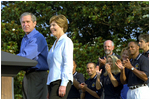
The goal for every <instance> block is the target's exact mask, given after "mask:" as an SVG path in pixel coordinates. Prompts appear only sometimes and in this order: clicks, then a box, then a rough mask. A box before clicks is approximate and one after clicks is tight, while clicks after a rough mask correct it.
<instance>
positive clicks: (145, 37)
mask: <svg viewBox="0 0 150 100" xmlns="http://www.w3.org/2000/svg"><path fill="white" fill-rule="evenodd" d="M138 39H139V40H140V39H142V40H144V41H145V42H146V43H147V42H149V34H140V35H139V37H138Z"/></svg>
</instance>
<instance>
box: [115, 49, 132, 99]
mask: <svg viewBox="0 0 150 100" xmlns="http://www.w3.org/2000/svg"><path fill="white" fill-rule="evenodd" d="M127 59H130V56H129V50H128V47H125V48H123V49H122V51H121V60H120V59H118V60H117V61H116V62H118V63H116V65H117V66H118V67H119V62H120V64H121V65H122V62H123V60H127ZM128 90H129V87H128V85H127V84H124V85H123V89H122V90H121V98H122V99H127V92H128Z"/></svg>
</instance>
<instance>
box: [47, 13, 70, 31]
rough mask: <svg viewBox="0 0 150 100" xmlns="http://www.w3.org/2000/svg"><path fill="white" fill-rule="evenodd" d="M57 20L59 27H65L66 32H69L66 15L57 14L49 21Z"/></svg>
mask: <svg viewBox="0 0 150 100" xmlns="http://www.w3.org/2000/svg"><path fill="white" fill-rule="evenodd" d="M53 21H54V22H56V23H57V24H58V26H59V27H61V28H63V31H64V33H66V32H67V29H68V21H67V18H66V17H65V16H64V15H55V16H52V17H51V18H50V21H49V23H50V24H51V23H52V22H53Z"/></svg>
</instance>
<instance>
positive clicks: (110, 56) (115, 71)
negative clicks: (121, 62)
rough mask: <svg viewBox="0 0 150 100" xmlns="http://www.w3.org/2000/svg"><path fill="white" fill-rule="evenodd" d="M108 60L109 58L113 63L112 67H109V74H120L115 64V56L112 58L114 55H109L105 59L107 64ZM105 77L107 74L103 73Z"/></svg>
mask: <svg viewBox="0 0 150 100" xmlns="http://www.w3.org/2000/svg"><path fill="white" fill-rule="evenodd" d="M108 58H111V59H112V63H113V66H111V72H112V73H113V74H115V75H116V74H118V73H120V72H121V71H120V69H119V68H118V67H117V66H116V64H115V62H116V61H117V60H118V58H117V57H116V56H114V55H109V56H108V57H107V62H108ZM107 75H108V73H107V71H105V73H104V76H107Z"/></svg>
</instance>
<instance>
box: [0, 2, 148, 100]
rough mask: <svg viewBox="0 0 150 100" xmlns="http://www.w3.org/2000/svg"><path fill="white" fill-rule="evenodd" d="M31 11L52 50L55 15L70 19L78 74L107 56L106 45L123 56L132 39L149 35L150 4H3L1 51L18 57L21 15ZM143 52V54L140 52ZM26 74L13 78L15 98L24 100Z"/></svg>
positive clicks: (69, 29) (37, 27) (86, 76)
mask: <svg viewBox="0 0 150 100" xmlns="http://www.w3.org/2000/svg"><path fill="white" fill-rule="evenodd" d="M24 12H31V13H33V14H35V15H36V17H37V26H36V29H37V30H38V31H39V32H41V33H42V34H43V35H44V36H45V38H46V40H47V43H48V47H49V49H50V48H51V46H52V45H53V43H54V41H55V37H53V36H50V35H49V33H50V29H49V19H50V18H51V17H52V16H53V15H57V14H63V15H65V16H66V17H67V19H68V23H69V28H68V31H67V33H66V34H67V35H68V36H69V37H70V38H71V39H72V41H73V43H74V59H75V60H76V62H77V71H78V72H80V73H83V74H84V77H85V79H87V78H88V75H87V74H86V64H87V63H88V62H95V63H97V61H98V57H102V56H104V50H103V42H104V41H105V40H107V39H110V40H112V41H114V43H115V50H114V52H115V53H117V54H119V55H120V52H121V50H122V48H124V47H126V46H127V43H128V42H129V41H130V40H136V41H138V38H137V37H138V36H139V35H140V34H149V1H142V2H141V1H130V2H128V1H76V2H75V1H59V2H58V1H57V2H56V1H33V2H32V1H1V50H2V51H5V52H9V53H12V54H17V53H18V52H19V50H20V45H21V39H22V38H23V36H24V35H25V33H24V32H23V30H22V28H21V24H20V15H21V14H22V13H24ZM140 52H142V51H140ZM23 75H24V71H20V72H19V73H18V75H17V76H16V77H15V78H14V80H15V81H14V84H15V87H14V89H15V90H14V93H15V99H18V98H22V90H21V89H22V79H23Z"/></svg>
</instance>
